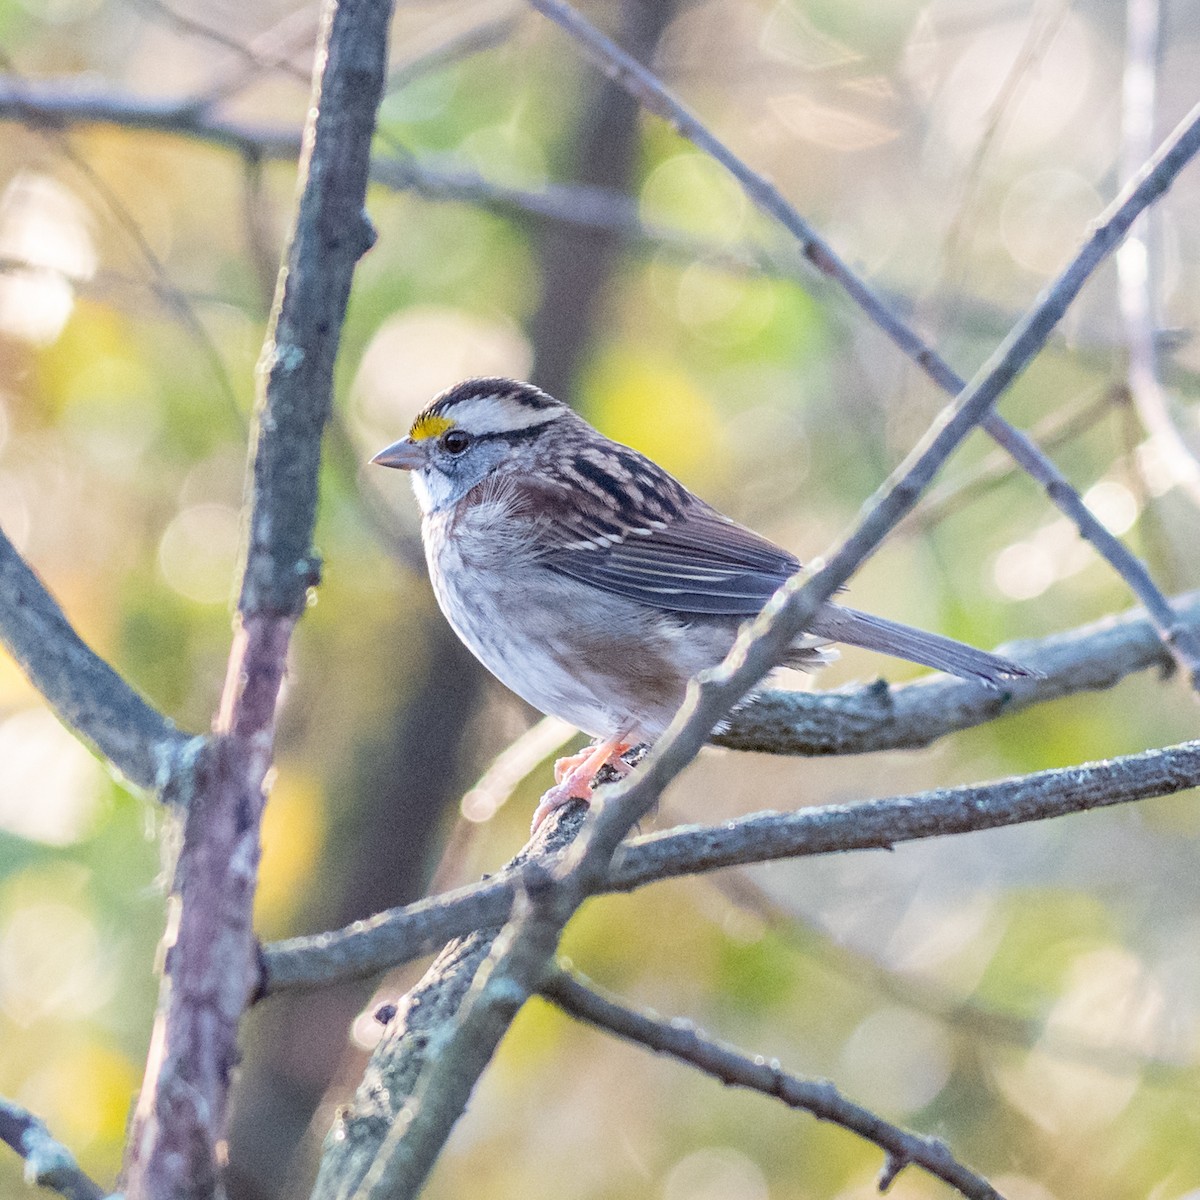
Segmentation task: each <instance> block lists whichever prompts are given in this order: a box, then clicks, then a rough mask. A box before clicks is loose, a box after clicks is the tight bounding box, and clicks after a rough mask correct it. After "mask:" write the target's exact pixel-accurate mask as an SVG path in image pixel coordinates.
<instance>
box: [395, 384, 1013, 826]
mask: <svg viewBox="0 0 1200 1200" xmlns="http://www.w3.org/2000/svg"><path fill="white" fill-rule="evenodd" d="M371 461H372V462H375V463H379V464H380V465H381V466H385V467H399V468H402V469H403V470H407V471H411V472H412V475H413V487H414V489H415V490H416V493H417V499H418V501H419V502H420V506H421V512H422V514H423V521H422V525H421V531H422V536H423V538H424V542H425V556H426V559H427V561H428V563H429V574H430V577H431V579H432V580H433V587H434V591H435V592H436V593H437V598H438V603H439V604H440V605H441V608H442V612H443V613H445V615H446V619H447V620H448V621H449V622H450V624H451V625H452V626H453V627H454V629H455V631H456V632H457V633H458V636H459V637H460V638H462V640H463V641H464V642H465V643H466V644H467V646H468V647H470V649H471V651H472V652H473V653H474V654H475V656H476V657H477V658H478V659H479V660H480V662H482V663H483V665H484V666H485V667H487V668H488V670H489V671H491V672H492V674H494V675H495V676H496V677H497V678H499V679H500V681H501V682H502V683H504V684H505V685H507V686H508V687H509V688H511V689H512V690H513V691H514V692H516V693H517V695H519V696H521V697H523V698H524V699H525V700H527V701H528V702H529V703H530V704H532V705H533V706H534V707H535V708H538V709H540V710H541V711H542V712H544V713H551V714H553V715H554V716H557V717H561V718H563V719H564V720H566V721H569V722H570V723H571V724H572V725H576V726H578V727H579V728H580V729H582V730H583V731H584V732H585V733H588V734H590V735H591V736H593V737H595V738H597V739H599V743H598V745H597V746H596V747H595V748H594V749H592V750H589V751H587V752H585V753H584V754H582V755H578V756H576V757H575V758H574V759H566V760H563V761H562V762H560V763H559V764H558V767H557V768H556V776H557V778H558V786H557V787H556V788H555V789H553V790H552V791H551V792H549V793H547V796H546V797H545V798H544V799H543V802H542V805H541V806H539V809H538V812H537V814H536V815H535V817H534V825H535V827H536V825H537V823H538V822H539V821H540V820H541V818H542V817H544V816H545V814H546V813H547V812H549V811H550V810H551V809H552V808H554V807H557V806H558V805H559V804H563V803H565V802H566V801H567V800H568V799H572V798H576V797H578V798H583V799H586V798H587V796H588V794H589V788H590V784H591V781H592V779H593V778H594V776H595V774H596V772H597V771H598V770H599V769H600V768H601V767H602V766H603V765H605V764H606V763H611V764H612V765H613V766H615V767H617V768H618V769H619V768H620V767H621V759H620V755H621V753H622V752H624V751H625V750H626V749H628V748H629V746H631V745H636V744H638V743H641V742H652V741H654V740H655V739H656V738H657V737H658V736H659V735H660V734H661V733H662V732H663V730H665V729H666V727H667V725H668V723H669V722H670V720H671V718H672V717H673V716H674V714H675V711H676V710H677V709H678V708H679V706H680V704H681V703H682V702H683V698H684V692H685V689H686V687H687V682H688V680H689V679H690V678H691V677H692V676H693V675H695V674H697V673H698V672H699V671H702V670H704V669H705V668H706V667H713V666H715V665H716V664H717V663H719V662H720V661H721V660H722V659H723V658H724V657H725V655H726V654H727V653H728V651H729V649H730V647H731V646H732V645H733V641H734V638H735V636H736V634H737V631H738V627H739V626H740V625H741V624H742V622H743V621H745V620H746V619H747V618H749V617H753V616H754V615H756V614H757V613H758V612H759V611H760V610H761V609H762V607H763V606H764V605H765V604H766V602H767V601H768V600H769V599H770V598H771V596H772V594H773V593H774V592H775V591H776V589H777V588H778V587H779V586H780V585H781V584H782V583H783V582H784V580H786V579H787V578H788V577H789V576H790V575H793V574H795V572H796V571H798V570H799V569H800V562H799V560H797V559H796V558H795V557H793V556H792V555H791V554H789V553H788V552H787V551H786V550H781V549H780V548H779V547H778V546H776V545H774V544H773V543H772V542H769V541H767V539H766V538H763V537H760V536H759V535H758V534H756V533H754V532H752V531H751V530H749V529H746V528H745V527H744V526H741V525H738V524H737V523H736V522H734V521H731V520H729V518H727V517H724V516H722V515H721V514H720V513H719V512H717V511H716V510H715V509H714V508H711V507H710V506H709V505H707V504H705V503H704V501H703V500H701V499H699V498H698V497H696V496H694V495H692V493H691V492H689V491H688V489H687V488H685V487H684V486H683V484H681V483H680V482H679V481H678V480H676V479H674V478H672V477H671V476H670V475H668V474H667V472H666V471H664V470H663V469H662V468H661V467H659V466H657V465H656V464H655V463H653V462H651V461H650V459H648V458H646V457H645V456H644V455H642V454H639V453H638V452H637V451H636V450H630V449H629V448H628V447H626V446H622V445H619V444H618V443H616V442H613V441H610V440H609V439H608V438H606V437H604V436H603V434H601V433H598V432H597V431H596V430H595V429H593V428H592V427H591V426H590V425H589V424H588V423H587V422H586V421H584V420H583V419H582V418H581V417H579V416H577V415H576V414H575V413H574V412H572V411H571V409H569V408H568V407H567V406H566V405H565V404H562V403H560V402H559V401H558V400H555V399H554V398H553V397H552V396H548V395H547V394H546V393H545V392H542V391H540V390H539V389H538V388H536V387H533V386H532V385H531V384H528V383H517V382H515V381H513V380H511V379H469V380H467V381H465V382H464V383H460V384H457V385H456V386H454V387H452V388H449V389H448V390H447V391H445V392H443V393H442V394H441V395H440V396H438V397H437V398H436V399H434V400H433V402H432V403H431V404H430V405H429V406H428V407H427V408H426V409H425V410H424V411H423V412H422V413H421V414H420V415H419V416H418V417H417V419H416V420H415V421H414V422H413V425H412V428H411V430H410V431H409V434H408V436H407V437H406V438H403V439H402V440H401V441H398V442H396V443H394V444H393V445H391V446H388V447H387V449H385V450H381V451H380V452H379V453H378V454H377V455H376V456H375V457H374V458H373V459H372V460H371ZM831 642H847V643H849V644H851V645H855V646H865V647H867V648H869V649H871V650H880V651H883V652H884V653H886V654H891V655H894V656H896V657H897V658H905V659H909V660H911V661H913V662H917V663H922V664H923V665H925V666H929V667H936V668H939V669H940V670H943V671H949V672H950V673H952V674H954V675H960V676H963V677H964V678H968V679H980V680H983V681H984V682H986V683H989V684H993V685H994V684H997V683H999V682H1000V681H1001V680H1002V679H1006V678H1014V677H1020V676H1027V675H1031V674H1033V672H1030V671H1028V670H1026V669H1025V668H1023V667H1021V666H1018V665H1017V664H1016V663H1012V662H1009V661H1007V660H1006V659H1003V658H999V657H997V656H996V655H994V654H988V653H985V652H984V651H982V650H976V649H975V648H974V647H971V646H966V645H964V644H963V643H962V642H956V641H953V640H951V639H950V638H944V637H939V636H938V635H937V634H933V633H925V632H923V631H922V630H919V629H913V628H911V627H910V626H907V625H899V624H896V623H894V622H892V621H885V620H883V619H882V618H880V617H874V616H870V615H869V614H867V613H861V612H856V611H855V610H854V609H851V608H845V607H843V606H841V605H837V604H827V605H826V606H825V607H824V608H823V609H822V610H821V611H820V613H819V614H818V615H817V617H816V618H815V619H814V620H813V622H812V626H811V629H810V631H809V633H808V634H806V635H805V636H804V637H803V638H801V639H800V640H798V641H797V642H796V644H795V646H794V648H793V651H792V653H791V655H790V656H789V658H788V660H787V664H786V665H788V666H795V667H812V666H815V665H820V664H821V663H824V662H826V661H828V658H829V654H828V647H829V644H830V643H831Z"/></svg>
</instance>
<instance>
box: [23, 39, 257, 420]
mask: <svg viewBox="0 0 1200 1200" xmlns="http://www.w3.org/2000/svg"><path fill="white" fill-rule="evenodd" d="M0 63H3V65H4V67H5V69H6V70H7V71H8V72H9V75H10V78H12V77H13V72H14V69H13V64H12V62H11V61H10V60H9V58H8V56H7V55H6V54H4V53H3V52H2V51H0ZM13 101H14V103H15V105H16V108H17V110H18V112H19V111H20V107H21V101H20V97H19V95H18V96H14V97H13ZM32 115H33V114H32V113H29V114H26V117H27V121H28V123H29V124H30V125H31V126H32V127H33V128H34V129H36V130H37V132H38V134H39V135H40V136H41V137H42V138H43V139H44V140H45V141H47V142H48V143H49V144H50V145H51V146H53V147H54V149H55V150H56V151H57V152H58V153H59V154H61V155H62V157H63V158H65V159H66V160H67V162H69V163H70V164H71V166H72V168H73V169H74V170H75V171H76V172H77V173H78V174H79V175H80V176H81V177H82V178H83V180H84V181H85V182H86V183H87V185H88V187H89V188H91V190H92V191H93V192H94V193H95V194H96V196H97V197H99V199H100V202H101V203H102V204H103V205H104V207H105V208H106V209H107V210H108V212H109V214H110V215H111V216H112V218H113V220H114V221H115V222H116V223H117V225H118V227H119V228H120V229H121V230H122V232H123V233H124V234H125V236H126V238H127V239H128V240H129V242H130V244H131V245H132V246H133V248H134V250H135V251H136V253H137V255H138V257H139V258H141V260H142V262H143V263H145V265H146V268H147V269H148V270H149V272H150V275H151V276H152V278H153V287H154V290H155V292H156V293H157V294H158V295H159V296H160V297H161V298H162V300H163V301H164V303H165V304H166V305H167V307H168V308H169V309H170V310H171V311H172V312H173V313H174V315H175V317H176V319H177V320H178V321H179V323H180V324H181V325H182V326H183V328H184V329H185V330H186V331H187V333H188V336H189V337H191V339H192V341H193V342H195V343H196V346H197V347H198V348H199V350H200V353H201V356H202V357H203V358H204V359H205V360H206V361H207V363H208V365H209V369H210V370H211V371H212V375H213V379H214V380H215V381H216V384H217V387H218V388H219V389H220V392H221V395H222V397H223V398H224V399H225V401H226V403H227V404H228V406H229V409H230V411H231V412H232V413H233V414H234V416H235V418H236V419H237V420H239V421H240V420H241V411H240V409H239V407H238V398H237V393H236V392H235V391H234V388H233V384H232V382H231V381H230V378H229V372H228V371H227V370H226V369H225V360H224V359H223V358H222V357H221V353H220V351H219V350H218V349H217V346H216V343H215V342H214V341H213V339H212V338H211V337H210V336H209V333H208V330H207V329H205V328H204V324H203V322H202V321H201V320H200V317H199V316H198V314H197V313H196V310H195V308H194V307H193V305H192V302H191V300H190V298H189V297H188V296H187V294H186V293H185V292H183V291H182V290H181V289H180V288H178V287H176V285H175V282H174V280H173V279H172V278H171V276H170V274H169V272H168V271H167V269H166V267H165V266H164V265H163V262H162V260H161V259H160V258H159V256H158V255H157V254H156V253H155V250H154V247H153V246H151V244H150V242H149V239H148V238H147V237H146V234H145V232H144V231H143V230H142V227H141V225H139V224H138V221H137V218H136V217H135V216H134V215H133V213H131V212H130V211H129V208H128V207H127V206H126V204H125V202H124V201H123V200H122V199H121V197H120V196H119V195H118V194H117V192H116V191H114V189H113V188H112V187H110V186H109V184H108V181H107V180H106V179H105V178H104V177H103V176H102V175H101V174H100V173H99V172H98V171H97V170H96V168H95V167H94V166H93V165H92V164H91V163H90V162H89V161H88V160H87V158H86V157H85V156H84V155H82V154H80V153H79V152H78V151H77V150H76V149H75V147H74V146H73V145H72V144H71V142H70V140H69V138H68V137H67V131H66V130H65V129H63V128H61V127H55V126H53V125H42V124H39V123H38V122H37V121H35V120H33V119H32Z"/></svg>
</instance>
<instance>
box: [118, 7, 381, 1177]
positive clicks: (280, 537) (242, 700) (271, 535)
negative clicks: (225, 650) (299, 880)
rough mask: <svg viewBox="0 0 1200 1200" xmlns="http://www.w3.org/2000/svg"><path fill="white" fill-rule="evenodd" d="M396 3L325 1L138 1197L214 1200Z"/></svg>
mask: <svg viewBox="0 0 1200 1200" xmlns="http://www.w3.org/2000/svg"><path fill="white" fill-rule="evenodd" d="M390 16H391V6H390V3H388V0H341V2H340V3H339V2H338V0H328V2H327V4H326V7H325V10H324V14H323V18H322V28H321V38H320V42H319V46H318V52H317V71H316V78H315V82H314V95H313V103H312V106H311V108H310V114H309V121H308V126H307V128H306V131H305V137H304V150H303V153H302V155H301V161H300V178H301V180H302V183H303V191H302V194H301V199H300V204H299V211H298V213H297V217H296V223H295V227H294V230H293V233H292V237H291V240H290V246H289V250H288V258H287V263H286V266H285V269H284V271H283V272H282V273H281V276H280V289H279V293H278V294H277V297H276V302H275V309H274V313H273V315H272V321H271V328H270V331H269V333H268V336H267V339H266V343H265V346H264V349H263V355H262V360H261V363H260V372H259V401H258V409H257V421H256V428H255V437H254V446H253V454H252V464H253V482H252V491H251V511H250V516H249V529H250V536H249V545H248V549H247V556H246V564H245V570H244V574H243V580H242V589H241V597H240V600H239V603H238V614H237V633H236V636H235V639H234V644H233V649H232V651H231V653H230V658H229V669H228V673H227V675H226V682H225V690H224V694H223V696H222V698H221V706H220V710H219V712H218V715H217V719H216V722H215V728H214V733H213V736H212V737H211V738H210V739H209V740H208V741H207V742H206V743H205V744H204V745H203V747H202V748H201V749H199V750H198V752H197V753H195V754H194V756H193V758H192V759H191V761H189V762H188V763H187V764H185V766H184V767H183V768H182V769H181V770H180V771H179V772H178V773H177V774H176V777H175V779H174V780H173V783H172V786H173V787H174V788H175V789H177V790H178V792H179V793H180V794H181V795H183V796H184V797H185V798H186V799H187V800H188V810H187V818H186V825H185V828H184V835H183V842H182V846H181V849H180V852H179V862H178V867H177V870H176V878H175V888H174V894H173V896H172V909H171V919H170V922H169V926H168V931H167V943H168V955H167V962H166V971H165V978H164V981H163V990H162V998H161V1002H160V1009H159V1015H158V1019H157V1021H156V1024H155V1032H154V1037H153V1040H152V1045H151V1053H150V1057H149V1061H148V1062H147V1067H146V1079H145V1083H144V1085H143V1090H142V1095H141V1098H140V1100H139V1103H138V1108H137V1113H136V1116H135V1121H134V1127H133V1131H132V1136H131V1138H130V1144H129V1160H128V1164H127V1166H128V1186H127V1193H128V1195H129V1196H130V1197H131V1198H132V1200H141V1198H143V1197H154V1198H159V1197H164V1198H165V1197H171V1198H191V1197H196V1198H201V1197H209V1196H213V1195H214V1194H215V1193H216V1191H217V1171H218V1167H219V1164H220V1161H221V1159H222V1155H223V1139H224V1135H225V1124H226V1112H227V1107H228V1093H229V1082H230V1074H231V1071H232V1068H233V1065H234V1062H235V1059H236V1054H237V1030H238V1022H239V1019H240V1017H241V1013H242V1011H243V1009H244V1007H245V1004H246V1002H247V999H248V997H249V995H250V993H251V991H252V989H253V986H254V983H255V978H256V973H257V972H256V965H255V954H254V939H253V933H252V929H251V909H252V903H253V898H254V885H255V880H256V876H257V868H258V857H259V823H260V818H261V814H262V806H263V800H264V792H263V787H264V780H265V778H266V775H267V771H268V769H269V767H270V764H271V757H272V751H273V742H274V734H275V724H276V717H277V711H278V703H279V693H280V685H281V683H282V681H283V674H284V668H285V663H286V658H287V648H288V642H289V639H290V636H291V631H292V628H293V626H294V625H295V623H296V621H297V619H298V618H299V616H300V614H301V613H302V612H303V610H304V606H305V603H306V600H307V594H308V589H309V588H310V587H311V586H313V585H314V584H315V583H316V581H317V575H318V567H317V560H316V557H315V555H314V554H313V552H312V549H311V538H312V530H313V523H314V520H315V515H316V503H317V472H318V467H319V464H320V452H321V435H322V432H323V430H324V426H325V423H326V421H327V420H328V417H329V409H330V394H331V389H332V383H333V365H334V360H335V358H336V355H337V347H338V339H339V335H340V331H341V324H342V319H343V316H344V313H345V308H346V301H347V298H348V296H349V291H350V282H351V279H352V276H353V271H354V265H355V263H356V261H357V260H358V258H359V256H360V255H361V254H362V253H363V252H364V251H365V250H366V249H367V248H368V247H369V246H370V244H371V233H370V226H369V224H368V222H367V220H366V218H365V216H364V214H363V201H364V197H365V193H366V184H367V175H368V169H369V156H370V143H371V134H372V131H373V128H374V120H375V111H376V108H377V107H378V103H379V98H380V96H381V94H382V89H383V81H384V73H385V68H386V59H387V28H388V21H389V18H390Z"/></svg>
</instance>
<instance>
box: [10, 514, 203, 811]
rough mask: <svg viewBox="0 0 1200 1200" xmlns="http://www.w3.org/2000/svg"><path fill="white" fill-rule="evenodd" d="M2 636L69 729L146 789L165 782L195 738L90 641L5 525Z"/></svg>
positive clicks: (14, 656) (30, 678)
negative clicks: (144, 696)
mask: <svg viewBox="0 0 1200 1200" xmlns="http://www.w3.org/2000/svg"><path fill="white" fill-rule="evenodd" d="M0 641H2V642H3V643H4V646H5V648H6V649H7V650H8V652H9V653H10V654H11V655H12V656H13V658H14V659H16V661H17V663H18V665H19V666H20V667H21V670H22V671H24V672H25V675H26V676H27V678H28V679H29V682H30V683H32V684H33V686H34V687H35V688H37V690H38V691H39V692H40V693H41V694H42V696H43V697H44V698H45V700H46V702H47V703H48V704H49V705H50V707H51V708H52V709H53V710H54V713H55V715H56V716H57V717H58V719H59V720H60V721H62V723H63V724H64V725H66V726H67V728H68V729H70V730H71V731H72V732H73V733H75V734H77V735H78V736H79V737H81V738H83V740H84V741H86V742H88V743H90V744H91V745H92V746H94V747H95V748H96V749H97V750H98V751H99V752H100V753H101V754H102V755H104V757H105V758H106V759H108V761H109V762H110V763H112V765H113V766H114V767H116V768H117V770H118V771H120V772H121V774H123V775H124V776H125V777H126V778H127V779H129V780H130V781H131V782H133V783H136V784H137V785H138V786H139V787H144V788H160V787H162V785H163V784H164V783H165V782H166V780H167V778H168V776H169V775H170V773H171V769H172V767H173V765H174V764H175V763H176V761H177V760H178V759H179V757H180V755H181V754H182V752H183V749H184V747H185V746H186V745H187V743H188V740H189V739H188V737H187V736H186V735H185V734H182V733H180V732H179V730H177V729H176V728H175V726H174V725H172V724H171V722H170V721H169V720H167V718H166V717H164V716H163V715H162V714H161V713H160V712H158V711H157V710H156V709H154V708H152V707H151V706H150V705H149V704H147V703H146V701H145V700H143V699H142V697H141V696H139V695H138V693H137V692H135V691H134V690H133V688H131V687H130V686H129V684H127V683H126V682H125V680H123V679H122V678H121V677H120V675H118V674H117V673H116V671H114V670H113V669H112V667H110V666H109V665H108V663H106V662H105V661H104V659H102V658H101V657H100V656H99V655H98V654H96V652H95V651H94V650H92V649H91V647H89V646H88V645H87V644H86V643H85V642H84V641H83V639H82V638H81V637H80V636H79V634H78V633H76V632H75V630H74V628H73V627H72V625H71V623H70V622H69V621H68V620H67V618H66V617H65V616H64V615H63V611H62V609H61V608H59V606H58V604H57V603H55V600H54V597H53V596H51V595H50V593H49V592H48V591H47V590H46V588H45V587H44V585H43V584H42V582H41V580H40V579H38V577H37V576H36V575H35V574H34V573H33V571H32V570H31V569H30V567H29V565H28V564H27V563H26V562H25V560H24V559H23V558H22V557H21V555H20V554H19V553H18V551H17V549H16V547H15V546H13V544H12V542H10V541H9V540H8V538H7V537H5V535H4V533H3V532H2V531H0Z"/></svg>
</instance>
